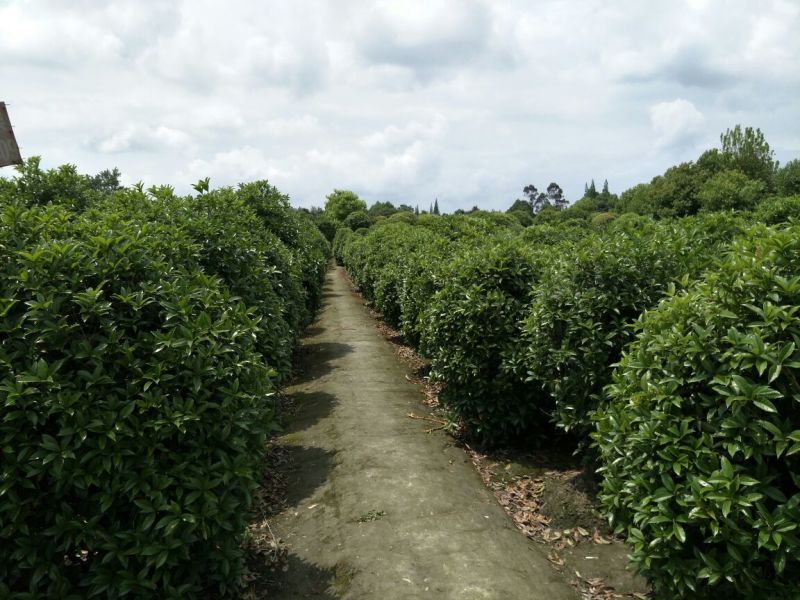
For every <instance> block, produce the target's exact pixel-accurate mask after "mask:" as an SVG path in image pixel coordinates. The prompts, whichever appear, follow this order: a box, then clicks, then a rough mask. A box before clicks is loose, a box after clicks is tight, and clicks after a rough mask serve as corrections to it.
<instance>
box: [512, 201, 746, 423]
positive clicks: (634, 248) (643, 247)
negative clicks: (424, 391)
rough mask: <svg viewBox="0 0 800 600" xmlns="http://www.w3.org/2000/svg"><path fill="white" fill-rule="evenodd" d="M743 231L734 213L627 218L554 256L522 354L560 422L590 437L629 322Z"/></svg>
mask: <svg viewBox="0 0 800 600" xmlns="http://www.w3.org/2000/svg"><path fill="white" fill-rule="evenodd" d="M740 231H741V221H740V220H739V219H737V218H734V217H732V216H729V215H712V216H709V217H701V218H698V217H689V218H686V219H684V220H682V221H668V222H664V223H654V222H652V221H649V220H646V219H635V218H634V219H625V220H621V221H619V222H618V223H617V222H614V223H611V224H610V225H609V229H608V230H607V232H606V233H604V234H603V235H600V236H597V235H594V236H589V237H587V238H585V239H584V240H582V241H581V242H580V243H579V244H578V245H576V246H575V247H574V249H572V251H569V252H560V253H558V254H557V255H555V256H553V257H552V260H551V261H550V263H549V266H548V269H547V270H546V271H545V272H544V273H543V274H542V277H541V282H540V284H539V285H538V286H537V288H536V291H535V294H534V297H533V300H532V302H531V304H530V307H529V310H528V313H527V317H526V322H525V324H524V326H523V330H524V347H523V348H521V349H520V354H524V361H525V371H526V372H527V379H528V381H529V382H530V384H531V385H532V386H533V388H534V389H547V390H548V391H549V392H550V394H551V395H552V399H553V405H554V419H555V422H556V423H557V425H558V426H559V427H561V428H563V429H565V430H566V431H571V432H573V433H575V434H576V435H577V436H578V437H579V439H584V438H585V436H586V435H587V434H588V432H589V431H590V430H591V428H592V426H591V421H590V415H591V413H592V411H593V410H594V409H595V408H596V406H597V405H598V402H599V401H600V398H601V392H602V389H603V387H604V386H605V385H606V384H607V383H608V382H609V381H610V378H611V373H612V367H613V365H614V363H615V362H616V361H617V360H618V359H619V357H620V355H621V352H622V348H623V346H624V345H625V344H626V343H627V342H628V341H629V340H630V339H631V336H632V329H631V327H630V325H631V324H632V323H633V322H635V321H636V319H637V318H638V316H639V315H640V314H641V313H642V312H643V311H644V310H647V309H649V308H651V307H653V306H655V305H656V304H657V303H658V301H659V299H660V298H661V296H662V295H663V294H664V292H665V291H666V290H667V288H668V286H669V285H670V282H672V281H674V280H676V279H678V278H681V277H683V276H693V277H697V276H699V274H700V273H702V271H703V270H704V269H705V268H707V267H708V266H709V265H711V264H712V262H713V259H714V258H715V257H716V256H717V255H718V253H719V252H720V248H721V246H723V245H724V244H725V243H727V242H728V241H729V240H731V239H732V238H733V237H734V236H735V235H736V234H737V233H738V232H740Z"/></svg>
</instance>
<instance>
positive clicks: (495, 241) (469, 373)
mask: <svg viewBox="0 0 800 600" xmlns="http://www.w3.org/2000/svg"><path fill="white" fill-rule="evenodd" d="M549 257H550V254H549V253H548V252H546V251H543V250H542V249H537V248H533V247H531V246H528V245H525V244H523V243H521V242H520V241H519V240H518V239H517V238H516V237H506V238H498V237H495V238H492V239H491V240H490V241H489V242H487V243H485V244H472V245H470V247H467V248H464V249H462V251H461V252H459V253H458V254H456V255H455V256H453V257H452V258H451V260H450V261H449V262H447V263H446V264H445V265H443V267H442V270H441V272H440V274H439V277H440V279H441V288H440V289H439V290H438V291H436V293H435V294H433V297H432V298H431V301H430V303H429V305H428V307H427V309H426V310H425V311H424V313H423V315H422V318H421V342H420V347H421V349H422V351H423V353H425V354H426V355H428V356H430V357H431V358H432V363H431V374H432V376H433V377H435V378H437V379H440V380H441V381H443V382H444V384H445V386H444V389H443V391H442V393H441V395H440V399H441V400H442V402H443V403H444V405H445V406H446V407H447V408H448V410H449V411H450V413H451V415H452V416H453V417H454V418H455V419H457V420H458V421H459V422H460V423H462V424H463V425H464V426H465V427H466V428H467V431H468V432H469V433H470V434H471V435H472V436H474V437H476V438H477V439H479V440H480V441H481V442H483V443H487V444H493V443H497V442H505V441H509V440H519V439H520V438H521V437H533V436H534V435H535V434H536V433H539V434H541V432H542V431H547V430H549V429H550V419H549V413H550V411H549V405H548V403H547V400H548V398H546V397H545V402H537V401H536V400H535V399H534V398H532V395H531V393H530V389H529V386H527V385H526V383H525V381H524V379H523V378H521V377H519V376H518V375H517V374H516V373H514V372H513V371H512V372H509V371H508V370H507V369H506V368H505V365H504V363H505V362H506V361H507V360H508V358H509V357H510V356H512V355H513V354H514V353H515V351H516V348H517V346H518V345H519V343H520V333H521V332H520V329H519V323H520V320H521V319H522V317H523V316H524V314H525V311H526V308H527V306H528V304H529V302H530V296H531V292H532V289H533V286H534V285H535V284H536V282H537V280H538V278H539V276H540V274H541V271H542V269H543V267H544V265H545V264H546V263H547V261H548V260H549Z"/></svg>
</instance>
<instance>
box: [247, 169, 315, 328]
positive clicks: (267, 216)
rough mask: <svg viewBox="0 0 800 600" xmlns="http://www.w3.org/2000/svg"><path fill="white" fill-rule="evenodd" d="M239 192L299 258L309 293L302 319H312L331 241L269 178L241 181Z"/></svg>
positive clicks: (304, 322)
mask: <svg viewBox="0 0 800 600" xmlns="http://www.w3.org/2000/svg"><path fill="white" fill-rule="evenodd" d="M236 195H237V196H238V197H239V198H241V199H242V200H243V201H244V203H245V204H246V205H247V206H249V207H251V208H252V209H253V210H254V211H255V213H256V215H257V216H258V217H259V218H260V219H261V222H262V223H263V225H264V227H265V228H266V229H267V230H268V231H271V232H272V233H274V234H275V235H277V236H278V238H279V239H280V240H281V241H282V242H283V243H284V244H285V245H286V247H287V248H289V250H290V251H291V252H292V254H293V255H294V256H295V257H296V260H297V263H298V264H297V271H296V273H299V275H300V282H301V285H302V286H303V290H304V291H305V294H306V303H305V304H306V306H305V308H306V310H305V314H304V315H303V319H302V323H303V324H304V325H307V324H308V323H310V322H311V316H312V314H313V311H314V310H315V309H316V308H318V307H319V305H320V302H321V301H322V279H323V276H324V274H325V270H326V269H327V266H328V259H329V258H330V245H329V244H328V242H327V240H325V236H324V235H322V233H321V232H320V231H319V229H318V228H317V226H316V225H314V222H313V221H312V220H311V217H310V216H308V215H307V214H305V213H303V212H301V211H298V210H295V209H293V208H292V207H291V205H290V204H289V197H288V196H287V195H285V194H282V193H281V192H280V191H278V189H277V188H275V187H274V186H273V185H271V184H270V183H269V182H268V181H254V182H252V183H245V184H241V185H239V187H238V189H237V190H236Z"/></svg>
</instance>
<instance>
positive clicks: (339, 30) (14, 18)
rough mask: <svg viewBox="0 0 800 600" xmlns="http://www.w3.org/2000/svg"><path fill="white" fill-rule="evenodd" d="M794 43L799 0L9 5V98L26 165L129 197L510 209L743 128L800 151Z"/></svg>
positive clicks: (616, 187)
mask: <svg viewBox="0 0 800 600" xmlns="http://www.w3.org/2000/svg"><path fill="white" fill-rule="evenodd" d="M798 31H800V0H762V1H760V2H752V1H751V0H651V1H648V2H642V1H640V0H571V1H547V0H544V1H537V2H530V1H528V0H519V1H517V0H507V1H504V0H494V1H490V0H404V1H393V2H385V1H373V2H367V1H359V0H336V1H335V2H334V1H328V2H325V1H322V0H318V1H315V0H293V1H292V2H283V1H282V2H278V1H277V0H266V1H260V2H256V1H253V0H226V1H225V2H218V1H217V2H210V1H206V0H191V1H189V0H174V1H161V0H147V1H142V0H114V1H113V2H107V1H101V0H71V1H70V2H64V1H63V0H0V101H5V102H6V103H7V104H8V110H9V114H10V117H11V121H12V123H13V125H14V128H15V132H16V136H17V140H18V142H19V145H20V147H21V151H22V154H23V156H31V155H40V156H42V160H43V164H44V165H45V166H48V167H51V166H56V165H59V164H63V163H71V164H75V165H77V166H78V168H79V170H80V171H81V172H85V173H95V172H97V171H100V170H102V169H106V168H113V167H118V168H119V169H120V170H121V171H122V173H123V182H124V183H125V184H131V183H134V182H137V181H143V182H144V183H145V184H146V185H151V184H169V185H172V186H174V187H175V188H176V190H177V191H178V192H180V193H188V192H190V191H191V187H190V186H191V184H192V183H194V182H196V181H197V180H199V179H201V178H203V177H210V178H211V185H212V187H219V186H224V185H235V184H237V183H239V182H242V181H252V180H255V179H269V180H270V182H271V183H272V184H274V185H276V186H277V187H278V188H279V189H280V190H281V191H283V192H285V193H288V194H289V195H290V197H291V200H292V203H293V204H294V205H296V206H305V207H310V206H322V205H323V204H324V202H325V196H326V195H327V194H328V193H330V192H331V191H332V190H333V189H334V188H338V189H350V190H353V191H355V192H356V193H358V194H359V195H360V196H361V197H362V198H364V199H365V200H367V201H368V202H369V203H372V202H374V201H378V200H381V201H386V200H388V201H391V202H394V203H395V204H399V203H406V204H411V205H419V206H420V207H421V208H423V209H424V208H427V207H428V206H429V203H430V202H433V200H434V199H435V198H438V200H439V205H440V207H441V208H442V210H443V211H446V212H451V211H453V210H455V209H458V208H465V209H468V208H470V207H472V206H473V205H478V206H480V207H481V208H485V209H498V210H504V209H506V208H507V207H508V206H510V205H511V203H512V202H513V201H514V199H515V198H519V197H521V196H522V188H523V187H524V186H526V185H527V184H531V183H532V184H534V185H536V186H537V187H538V188H539V189H544V188H546V187H547V185H548V184H549V183H550V182H551V181H554V182H557V183H558V184H560V185H561V186H562V188H563V189H564V191H565V194H566V196H567V198H568V199H569V200H571V201H574V200H576V199H578V198H580V197H581V196H582V194H583V189H584V184H585V183H586V182H587V181H589V180H591V179H594V180H595V181H596V182H597V185H598V186H599V185H601V183H602V181H603V180H608V182H609V187H610V189H611V191H612V192H616V193H619V192H621V191H623V190H625V189H626V188H628V187H630V186H632V185H635V184H636V183H640V182H646V181H649V180H650V179H651V178H652V177H654V176H655V175H658V174H660V173H662V172H663V171H664V170H665V169H666V168H667V167H669V166H671V165H674V164H677V163H679V162H682V161H686V160H693V159H695V158H697V156H698V155H699V154H700V153H701V152H702V151H703V150H705V149H707V148H711V147H715V146H717V145H718V142H719V135H720V133H721V132H723V131H725V130H726V129H727V128H729V127H733V126H734V125H735V124H737V123H740V124H742V125H743V126H753V127H758V128H760V129H761V130H762V131H763V132H764V134H765V136H766V138H767V141H768V142H769V143H770V145H771V147H772V148H773V149H774V151H775V154H776V158H778V159H779V160H780V161H781V162H782V163H784V162H786V161H787V160H790V159H794V158H798V157H800V35H798ZM0 174H3V175H5V176H10V175H13V172H12V171H11V170H10V169H8V168H6V169H3V170H2V171H0Z"/></svg>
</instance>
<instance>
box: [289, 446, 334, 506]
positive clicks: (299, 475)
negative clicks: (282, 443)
mask: <svg viewBox="0 0 800 600" xmlns="http://www.w3.org/2000/svg"><path fill="white" fill-rule="evenodd" d="M287 450H288V451H289V460H290V463H289V464H290V465H291V466H290V467H289V470H288V472H287V473H286V483H287V494H286V502H287V504H288V505H289V506H298V505H299V504H300V503H301V502H302V501H303V500H305V499H306V498H308V497H310V496H312V495H313V494H314V492H315V491H316V490H317V489H319V488H320V487H322V485H324V484H325V483H326V482H327V481H328V476H329V475H330V474H331V471H332V470H333V457H334V456H335V454H336V453H335V452H331V451H329V450H324V449H322V448H315V447H313V446H309V447H306V446H288V447H287Z"/></svg>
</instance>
